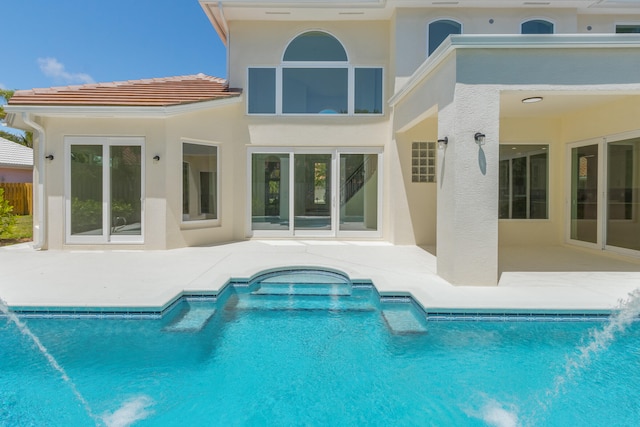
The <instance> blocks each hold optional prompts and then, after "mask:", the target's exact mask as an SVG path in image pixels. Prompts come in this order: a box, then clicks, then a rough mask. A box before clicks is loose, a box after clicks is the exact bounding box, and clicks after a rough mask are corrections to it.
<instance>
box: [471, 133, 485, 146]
mask: <svg viewBox="0 0 640 427" xmlns="http://www.w3.org/2000/svg"><path fill="white" fill-rule="evenodd" d="M485 136H486V135H485V134H484V133H482V132H476V134H475V135H473V139H475V140H476V144H478V145H480V146H482V145H484V139H485Z"/></svg>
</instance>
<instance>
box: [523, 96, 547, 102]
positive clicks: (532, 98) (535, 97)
mask: <svg viewBox="0 0 640 427" xmlns="http://www.w3.org/2000/svg"><path fill="white" fill-rule="evenodd" d="M543 99H544V98H542V97H541V96H532V97H530V98H525V99H523V100H522V103H523V104H534V103H536V102H540V101H542V100H543Z"/></svg>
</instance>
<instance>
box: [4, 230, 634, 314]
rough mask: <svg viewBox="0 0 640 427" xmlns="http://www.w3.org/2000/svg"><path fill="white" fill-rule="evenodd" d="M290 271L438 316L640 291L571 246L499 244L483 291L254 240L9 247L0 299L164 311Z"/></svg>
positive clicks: (427, 270) (319, 247) (624, 267)
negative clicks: (157, 246) (166, 246)
mask: <svg viewBox="0 0 640 427" xmlns="http://www.w3.org/2000/svg"><path fill="white" fill-rule="evenodd" d="M426 249H428V248H426ZM292 266H308V267H322V268H330V269H333V270H338V271H342V272H344V273H346V274H348V275H349V277H350V278H351V279H370V280H371V281H373V283H374V285H375V286H376V288H377V289H378V291H380V292H381V293H383V294H385V293H389V294H398V293H407V292H408V293H411V295H413V296H414V297H415V299H416V300H417V301H418V302H419V303H420V304H421V305H422V306H423V307H424V308H425V309H426V310H427V311H440V312H443V311H444V312H447V311H470V312H478V311H480V312H482V311H486V310H496V311H501V312H504V311H509V310H522V311H528V312H558V311H565V310H567V311H577V312H606V311H609V310H611V309H613V308H615V307H617V306H618V305H619V303H620V301H621V300H624V299H626V298H628V295H629V293H631V292H632V291H633V290H635V289H637V288H640V260H636V259H633V258H626V257H618V256H615V255H609V254H604V253H600V252H597V251H588V250H583V249H579V248H573V247H568V246H553V247H544V248H524V247H513V248H501V249H500V271H501V278H500V282H499V284H498V286H487V287H478V286H453V285H451V284H449V283H448V282H446V281H445V280H444V279H442V278H440V277H439V276H437V274H436V257H435V256H434V255H432V254H431V253H430V252H429V251H428V250H425V249H423V248H420V247H417V246H394V245H392V244H389V243H385V242H360V241H321V240H309V241H297V240H296V241H294V240H261V241H260V240H253V241H244V242H237V243H229V244H225V245H219V246H210V247H191V248H182V249H174V250H166V251H134V250H132V251H116V250H114V251H103V250H95V251H72V250H69V251H36V250H34V249H33V248H32V247H31V245H30V244H20V245H15V246H8V247H3V248H0V298H1V299H3V300H4V301H5V302H6V303H7V304H8V305H9V306H10V307H11V308H14V309H30V308H42V307H57V308H65V309H69V310H86V309H90V308H102V309H108V308H113V307H121V308H125V309H127V310H159V309H161V308H162V307H164V306H165V305H166V304H168V303H169V302H170V301H172V300H173V299H174V298H175V297H177V296H178V295H180V294H181V293H182V292H202V291H212V292H215V291H217V290H219V289H220V288H221V287H222V286H223V285H224V284H225V283H227V282H228V281H229V279H231V278H250V277H252V276H254V275H256V274H258V273H260V272H262V271H265V270H269V269H274V268H279V267H292Z"/></svg>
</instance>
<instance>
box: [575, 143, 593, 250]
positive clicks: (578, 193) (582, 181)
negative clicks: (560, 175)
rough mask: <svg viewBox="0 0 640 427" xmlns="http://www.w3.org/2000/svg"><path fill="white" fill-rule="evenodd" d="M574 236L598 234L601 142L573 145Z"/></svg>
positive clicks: (586, 237)
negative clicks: (574, 146) (582, 145)
mask: <svg viewBox="0 0 640 427" xmlns="http://www.w3.org/2000/svg"><path fill="white" fill-rule="evenodd" d="M571 238H572V239H574V240H581V241H583V242H590V243H596V242H597V238H598V146H597V145H595V144H594V145H586V146H584V147H576V148H572V149H571Z"/></svg>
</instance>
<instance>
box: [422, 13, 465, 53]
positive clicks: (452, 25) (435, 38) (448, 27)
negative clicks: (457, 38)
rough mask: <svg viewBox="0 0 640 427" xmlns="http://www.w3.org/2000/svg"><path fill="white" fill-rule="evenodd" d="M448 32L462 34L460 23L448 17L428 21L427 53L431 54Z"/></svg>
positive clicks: (447, 35)
mask: <svg viewBox="0 0 640 427" xmlns="http://www.w3.org/2000/svg"><path fill="white" fill-rule="evenodd" d="M450 34H462V24H460V23H459V22H456V21H452V20H450V19H441V20H439V21H434V22H432V23H430V24H429V29H428V35H427V45H428V55H429V56H431V54H432V53H433V51H435V50H436V49H437V48H438V46H440V45H441V44H442V42H443V41H444V40H445V39H446V38H447V37H449V35H450Z"/></svg>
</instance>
